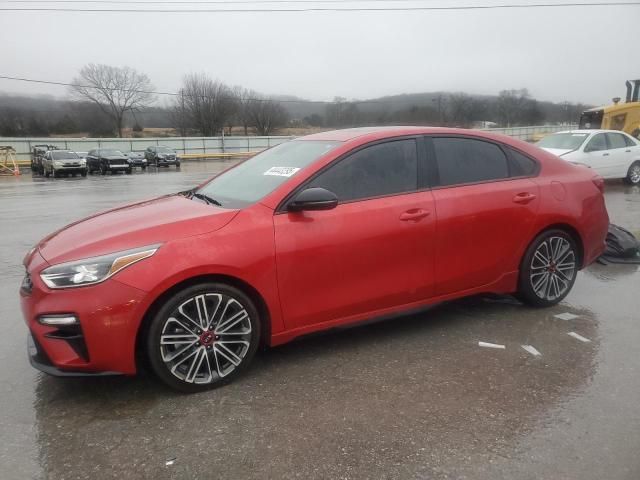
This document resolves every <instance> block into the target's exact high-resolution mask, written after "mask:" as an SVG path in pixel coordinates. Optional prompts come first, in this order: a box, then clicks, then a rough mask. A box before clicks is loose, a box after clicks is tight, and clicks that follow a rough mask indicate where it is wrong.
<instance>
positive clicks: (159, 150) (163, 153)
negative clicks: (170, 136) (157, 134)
mask: <svg viewBox="0 0 640 480" xmlns="http://www.w3.org/2000/svg"><path fill="white" fill-rule="evenodd" d="M144 158H146V159H147V162H148V164H149V165H155V166H156V167H168V166H169V165H175V166H176V168H180V159H179V158H178V155H176V152H175V151H173V150H171V149H170V148H169V147H147V149H146V150H145V151H144Z"/></svg>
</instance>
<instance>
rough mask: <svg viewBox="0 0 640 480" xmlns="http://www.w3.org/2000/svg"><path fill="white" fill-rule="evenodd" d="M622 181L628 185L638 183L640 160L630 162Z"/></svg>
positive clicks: (639, 178)
mask: <svg viewBox="0 0 640 480" xmlns="http://www.w3.org/2000/svg"><path fill="white" fill-rule="evenodd" d="M624 181H625V182H627V183H628V184H629V185H640V161H637V160H636V161H635V162H633V163H632V164H631V166H630V167H629V170H628V171H627V176H626V177H625V179H624Z"/></svg>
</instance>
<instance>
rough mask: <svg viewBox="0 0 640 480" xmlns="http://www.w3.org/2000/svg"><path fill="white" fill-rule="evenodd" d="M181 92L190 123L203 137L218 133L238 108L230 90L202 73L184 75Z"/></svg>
mask: <svg viewBox="0 0 640 480" xmlns="http://www.w3.org/2000/svg"><path fill="white" fill-rule="evenodd" d="M181 93H182V95H183V96H184V101H185V106H186V110H187V111H188V112H189V117H190V120H191V123H192V124H193V126H194V127H195V128H196V129H198V130H199V131H200V132H201V133H202V135H204V136H205V137H210V136H213V135H216V134H217V133H219V132H220V131H221V130H222V128H223V127H224V126H225V124H226V123H227V121H228V120H229V118H230V117H231V116H232V115H234V114H235V113H236V111H237V108H238V104H237V101H236V98H235V96H234V95H233V92H232V90H231V89H230V88H229V87H228V86H227V85H225V84H224V83H222V82H219V81H218V80H212V79H211V78H209V77H208V76H206V75H205V74H203V73H201V74H191V75H187V76H185V77H184V86H183V87H182V89H181Z"/></svg>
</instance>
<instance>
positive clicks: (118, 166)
mask: <svg viewBox="0 0 640 480" xmlns="http://www.w3.org/2000/svg"><path fill="white" fill-rule="evenodd" d="M106 167H107V169H108V170H129V169H130V168H131V165H129V164H128V163H125V164H122V163H118V164H115V165H110V164H109V165H106Z"/></svg>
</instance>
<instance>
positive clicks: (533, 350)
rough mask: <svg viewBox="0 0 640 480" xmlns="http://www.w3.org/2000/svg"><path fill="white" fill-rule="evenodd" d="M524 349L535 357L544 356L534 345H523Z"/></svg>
mask: <svg viewBox="0 0 640 480" xmlns="http://www.w3.org/2000/svg"><path fill="white" fill-rule="evenodd" d="M522 348H524V349H525V350H526V351H527V352H529V353H530V354H531V355H533V356H534V357H539V356H541V355H542V354H541V353H540V352H539V351H538V350H536V347H534V346H533V345H522Z"/></svg>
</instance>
